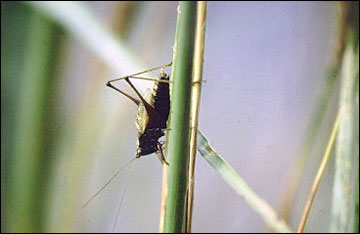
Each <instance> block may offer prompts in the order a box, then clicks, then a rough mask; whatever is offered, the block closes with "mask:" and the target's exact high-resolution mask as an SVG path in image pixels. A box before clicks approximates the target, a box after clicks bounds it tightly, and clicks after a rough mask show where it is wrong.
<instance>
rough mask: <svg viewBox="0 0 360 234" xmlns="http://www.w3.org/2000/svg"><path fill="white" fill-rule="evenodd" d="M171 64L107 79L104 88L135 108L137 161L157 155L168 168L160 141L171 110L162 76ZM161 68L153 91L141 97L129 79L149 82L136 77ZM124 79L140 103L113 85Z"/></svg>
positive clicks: (166, 82)
mask: <svg viewBox="0 0 360 234" xmlns="http://www.w3.org/2000/svg"><path fill="white" fill-rule="evenodd" d="M171 65H172V63H170V64H167V65H164V66H160V67H155V68H152V69H149V70H146V71H142V72H139V73H135V74H132V75H128V76H124V77H121V78H118V79H114V80H110V81H108V82H107V83H106V85H107V86H108V87H110V88H113V89H115V90H116V91H118V92H120V93H121V94H123V95H125V96H126V97H127V98H129V99H130V100H131V101H133V102H134V103H135V104H136V105H137V106H138V113H137V116H136V121H135V124H136V128H137V134H138V141H137V152H136V158H139V157H141V156H145V155H150V154H152V153H156V154H157V155H158V157H159V159H160V161H161V163H165V164H167V165H169V163H168V162H167V161H166V159H165V157H164V153H163V151H162V143H160V142H159V138H160V137H162V136H164V135H165V130H166V127H167V125H166V122H167V120H168V116H169V110H170V94H169V82H170V81H169V76H168V75H167V74H166V73H165V71H164V69H165V67H169V66H171ZM158 69H161V72H160V76H159V78H158V79H157V80H156V82H155V84H154V87H153V90H152V91H151V90H149V89H148V90H147V91H146V93H145V95H144V97H143V96H142V95H141V94H140V93H139V91H138V90H137V89H136V88H135V86H134V85H133V83H131V81H130V79H129V78H137V79H145V80H151V79H150V78H144V77H137V76H138V75H141V74H144V73H148V72H150V71H154V70H158ZM123 79H124V80H125V81H126V82H127V83H128V84H129V85H130V87H131V88H132V89H133V90H134V91H135V93H136V94H137V96H138V97H139V98H140V100H138V99H136V98H133V97H131V96H130V95H129V94H127V93H125V92H123V91H121V90H120V89H118V88H117V87H115V86H114V85H113V84H112V83H113V82H115V81H119V80H123Z"/></svg>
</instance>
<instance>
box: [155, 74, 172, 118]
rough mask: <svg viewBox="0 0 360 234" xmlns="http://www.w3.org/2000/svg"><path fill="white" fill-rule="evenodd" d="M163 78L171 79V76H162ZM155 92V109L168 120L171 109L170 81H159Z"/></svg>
mask: <svg viewBox="0 0 360 234" xmlns="http://www.w3.org/2000/svg"><path fill="white" fill-rule="evenodd" d="M161 80H169V76H164V77H161ZM154 94H155V95H154V109H155V111H156V112H157V113H158V114H159V115H160V116H161V117H162V118H163V120H164V121H165V122H166V121H167V120H168V117H169V110H170V94H169V83H164V82H159V83H158V84H157V90H154Z"/></svg>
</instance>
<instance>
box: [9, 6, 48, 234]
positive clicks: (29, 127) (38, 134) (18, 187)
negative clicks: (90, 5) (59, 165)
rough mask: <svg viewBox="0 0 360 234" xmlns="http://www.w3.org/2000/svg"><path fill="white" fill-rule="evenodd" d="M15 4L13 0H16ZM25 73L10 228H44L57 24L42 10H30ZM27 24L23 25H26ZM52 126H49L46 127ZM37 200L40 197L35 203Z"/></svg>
mask: <svg viewBox="0 0 360 234" xmlns="http://www.w3.org/2000/svg"><path fill="white" fill-rule="evenodd" d="M12 4H13V3H12ZM28 20H29V31H28V35H26V43H24V44H20V45H19V44H18V45H17V46H23V45H25V54H24V57H25V58H24V61H25V64H24V65H23V68H18V69H21V71H22V74H19V77H12V78H14V79H17V85H16V89H14V90H15V92H16V93H15V96H18V97H17V103H16V110H15V116H14V121H15V122H14V124H15V126H14V128H15V129H14V140H13V145H12V147H13V155H12V162H11V176H10V178H9V180H10V182H9V183H10V184H11V187H10V188H9V189H10V191H9V198H8V199H9V201H8V202H9V203H10V204H11V205H10V208H9V212H8V213H7V215H8V216H9V221H11V222H9V223H8V225H9V227H8V231H9V232H41V231H42V228H43V223H42V218H43V217H44V213H45V212H46V199H47V197H46V196H45V195H44V191H45V189H46V188H45V187H46V184H47V178H48V175H47V174H46V173H44V172H46V170H45V168H46V166H45V164H46V162H48V160H50V158H49V157H48V156H49V155H45V153H44V146H45V140H46V134H45V131H44V130H45V124H44V122H45V120H46V114H45V112H46V107H47V102H46V101H47V100H46V95H47V92H48V91H47V89H46V88H47V87H48V84H49V78H50V66H51V62H52V60H51V55H52V51H53V49H54V47H53V46H54V44H53V42H54V41H53V35H54V27H53V24H51V22H49V21H48V20H47V19H46V18H44V17H43V16H42V15H40V14H39V13H38V12H35V11H30V14H29V17H28ZM22 26H23V25H22ZM46 130H48V129H46ZM34 201H37V202H36V203H34Z"/></svg>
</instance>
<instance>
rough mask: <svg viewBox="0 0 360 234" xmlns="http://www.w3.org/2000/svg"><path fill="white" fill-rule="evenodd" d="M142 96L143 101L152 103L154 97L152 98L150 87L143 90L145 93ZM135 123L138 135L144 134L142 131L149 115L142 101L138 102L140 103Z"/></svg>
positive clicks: (146, 124) (147, 122) (146, 125)
mask: <svg viewBox="0 0 360 234" xmlns="http://www.w3.org/2000/svg"><path fill="white" fill-rule="evenodd" d="M143 98H144V99H145V101H146V102H147V103H149V104H150V105H152V102H153V100H154V98H153V95H152V92H151V89H147V90H146V91H145V95H144V97H143ZM135 124H136V129H137V132H138V135H139V136H141V135H142V134H144V132H145V130H146V128H147V127H148V124H149V115H148V113H147V111H146V108H145V106H144V103H143V102H140V104H139V107H138V113H137V115H136V121H135Z"/></svg>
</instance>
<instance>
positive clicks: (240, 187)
mask: <svg viewBox="0 0 360 234" xmlns="http://www.w3.org/2000/svg"><path fill="white" fill-rule="evenodd" d="M197 136H198V137H197V145H198V151H199V152H200V154H201V156H202V157H203V158H204V159H205V160H206V161H207V162H208V163H209V164H210V165H211V166H212V167H213V168H214V169H215V170H216V171H217V172H218V173H219V175H220V176H221V177H222V178H223V179H224V180H225V182H226V183H228V184H229V185H230V187H231V188H232V189H234V191H235V192H236V193H238V194H239V195H240V196H241V197H243V198H244V200H245V201H246V203H248V205H249V206H250V207H251V208H252V209H254V210H255V211H256V212H257V213H258V214H259V215H260V216H261V218H262V219H263V220H264V222H265V223H266V224H267V225H268V226H269V227H270V228H271V229H272V230H274V231H276V232H291V231H290V229H289V227H288V226H287V225H286V224H285V222H284V221H283V220H281V219H279V218H278V216H277V214H276V212H275V210H274V209H273V208H272V207H271V206H270V205H269V204H267V203H266V201H264V200H263V199H262V198H261V197H260V196H259V195H257V194H256V193H255V192H254V191H253V190H252V189H251V188H250V187H249V185H247V184H246V182H245V181H244V180H243V179H242V178H241V177H240V176H239V175H238V174H237V173H236V171H235V170H234V169H233V168H232V167H231V166H230V165H229V164H228V163H227V162H226V161H225V160H224V159H223V158H221V157H220V155H218V154H217V153H216V152H215V150H214V149H213V148H212V147H211V146H210V144H209V141H208V140H207V139H206V138H205V136H204V135H203V134H202V133H201V132H200V131H198V133H197Z"/></svg>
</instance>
